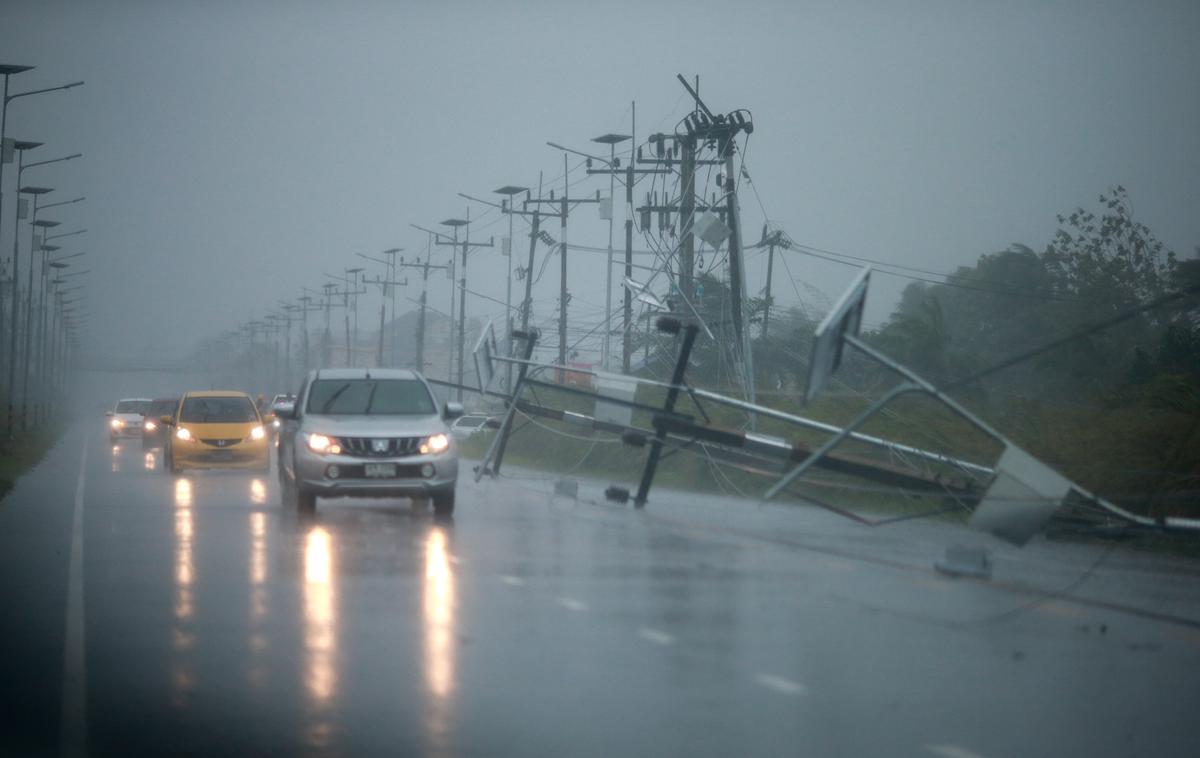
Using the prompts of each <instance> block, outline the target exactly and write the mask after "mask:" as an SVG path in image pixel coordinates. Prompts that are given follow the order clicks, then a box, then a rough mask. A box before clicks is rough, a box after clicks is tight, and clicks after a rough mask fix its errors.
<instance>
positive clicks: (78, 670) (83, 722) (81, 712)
mask: <svg viewBox="0 0 1200 758" xmlns="http://www.w3.org/2000/svg"><path fill="white" fill-rule="evenodd" d="M86 470H87V442H86V440H85V442H84V443H83V455H81V456H80V458H79V482H78V483H77V484H76V485H75V515H74V517H73V518H72V520H71V564H70V568H69V569H68V570H67V621H66V627H67V628H66V634H65V635H64V641H63V681H62V716H61V721H60V722H59V730H60V731H59V750H60V754H61V755H70V756H75V755H84V754H85V752H86V748H87V698H86V695H87V669H86V667H85V661H84V657H83V656H84V626H83V624H84V618H83V480H84V472H85V471H86Z"/></svg>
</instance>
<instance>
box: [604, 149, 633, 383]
mask: <svg viewBox="0 0 1200 758" xmlns="http://www.w3.org/2000/svg"><path fill="white" fill-rule="evenodd" d="M632 157H633V156H632V154H631V155H630V159H631V163H632ZM616 160H617V143H615V142H610V143H609V145H608V167H609V169H612V167H613V163H615V162H616ZM616 182H617V175H616V174H614V173H613V172H612V171H611V170H610V171H609V173H608V265H607V266H605V268H604V346H603V349H602V350H603V354H602V356H601V359H600V363H601V365H603V366H604V370H605V371H608V370H609V355H610V353H609V347H610V343H611V341H612V267H613V246H612V238H613V217H614V216H616V202H615V201H616V198H615V197H614V196H613V194H614V193H615V192H616V189H617V184H616Z"/></svg>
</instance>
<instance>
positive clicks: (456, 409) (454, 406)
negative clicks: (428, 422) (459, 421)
mask: <svg viewBox="0 0 1200 758" xmlns="http://www.w3.org/2000/svg"><path fill="white" fill-rule="evenodd" d="M461 415H463V405H462V403H446V408H445V409H444V410H443V411H442V418H444V419H446V420H447V421H453V420H454V419H456V418H458V417H459V416H461Z"/></svg>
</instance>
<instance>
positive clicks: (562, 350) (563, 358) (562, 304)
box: [558, 153, 570, 382]
mask: <svg viewBox="0 0 1200 758" xmlns="http://www.w3.org/2000/svg"><path fill="white" fill-rule="evenodd" d="M569 186H570V179H569V177H568V176H567V154H566V153H563V196H562V210H561V212H560V213H559V217H558V219H559V229H560V231H561V232H562V242H561V244H562V248H561V254H562V267H561V272H562V276H561V278H560V282H559V289H558V296H559V300H558V365H560V366H565V365H567V195H568V194H569V191H568V187H569ZM565 380H566V376H565V375H564V374H563V373H562V372H559V375H558V381H560V382H562V381H565Z"/></svg>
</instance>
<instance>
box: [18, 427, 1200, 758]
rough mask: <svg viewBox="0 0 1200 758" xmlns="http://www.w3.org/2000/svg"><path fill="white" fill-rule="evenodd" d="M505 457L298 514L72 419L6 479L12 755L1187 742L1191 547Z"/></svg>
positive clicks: (1050, 747)
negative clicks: (994, 527)
mask: <svg viewBox="0 0 1200 758" xmlns="http://www.w3.org/2000/svg"><path fill="white" fill-rule="evenodd" d="M464 468H468V469H469V466H468V467H464ZM507 473H508V474H509V475H510V476H509V477H507V478H503V479H501V480H499V481H491V482H486V481H485V482H483V483H481V484H479V485H476V484H474V483H473V482H472V481H471V479H470V477H469V475H468V474H467V473H466V472H464V474H463V475H462V478H461V479H460V483H459V499H458V511H457V513H456V515H455V518H454V519H453V522H452V523H440V522H438V521H436V520H435V519H434V518H433V517H432V516H431V515H430V514H429V513H428V512H426V511H421V510H417V511H414V509H413V508H412V507H411V505H410V504H409V503H408V502H407V501H405V500H397V501H352V500H342V501H327V500H322V501H320V503H319V505H318V510H317V513H316V514H315V515H314V516H309V517H303V516H300V515H298V514H297V513H295V512H292V511H289V510H288V509H287V508H285V507H284V506H282V505H281V504H280V499H279V491H278V485H277V483H276V481H275V475H274V473H273V472H272V474H270V475H268V476H256V475H251V474H243V473H219V472H213V473H198V474H194V475H187V476H181V477H172V476H170V475H169V474H167V473H166V472H164V471H163V470H162V468H161V454H160V453H158V452H156V451H146V450H143V449H142V447H141V445H140V443H132V444H130V443H126V444H122V445H119V446H115V447H114V446H112V445H110V444H109V442H108V439H107V437H106V435H105V433H104V428H103V419H102V418H96V419H92V420H89V421H87V422H80V423H79V424H78V425H77V426H75V427H74V428H72V429H71V430H70V431H69V432H68V433H67V434H66V435H65V436H64V438H63V439H62V441H61V443H60V444H58V445H57V447H56V448H55V449H54V450H53V451H52V452H51V453H50V455H49V456H48V458H47V459H46V460H45V461H44V462H43V463H42V464H41V465H40V466H39V467H38V468H37V469H35V470H34V471H33V472H31V473H30V474H29V475H27V476H26V477H25V478H23V479H22V480H21V481H20V482H19V483H18V486H17V487H16V489H15V490H14V491H13V492H11V493H10V494H9V495H8V497H6V498H5V499H4V500H3V501H2V502H0V602H2V603H3V605H2V606H0V608H2V612H0V644H3V652H2V654H0V688H2V693H3V694H2V702H0V727H2V734H0V752H3V753H5V754H21V755H26V754H32V755H39V754H81V753H83V752H88V753H90V754H93V755H130V754H144V753H152V754H160V755H211V754H218V753H227V754H230V755H286V754H331V755H374V754H386V755H396V756H404V755H433V756H439V755H444V756H458V755H464V756H523V757H528V756H566V755H588V756H618V755H638V756H643V755H644V756H685V755H686V756H698V755H714V756H743V755H746V756H750V755H753V756H760V755H761V756H785V755H788V756H792V755H794V756H838V755H846V756H858V755H878V756H949V757H952V758H953V757H959V758H966V757H969V756H984V757H986V758H995V757H997V756H1063V755H1089V756H1105V755H1112V756H1132V755H1152V756H1167V755H1196V754H1197V750H1198V748H1197V746H1198V745H1200V738H1198V737H1197V733H1196V730H1195V727H1194V721H1195V717H1196V713H1197V707H1198V706H1200V581H1198V580H1200V565H1198V564H1197V563H1196V562H1189V561H1186V560H1184V559H1181V558H1178V557H1169V556H1163V555H1146V554H1139V553H1134V552H1131V551H1129V550H1127V549H1124V548H1120V549H1117V550H1108V549H1107V548H1106V547H1105V546H1102V545H1087V544H1064V543H1058V542H1047V541H1044V540H1038V541H1035V542H1034V543H1033V544H1031V545H1030V546H1028V547H1027V548H1025V549H1023V550H1017V549H1015V548H1006V547H1003V546H1000V545H997V544H995V543H991V542H988V541H987V540H986V539H985V538H983V537H982V536H978V535H972V534H971V533H969V532H967V531H966V530H964V529H961V528H957V527H953V526H949V525H945V524H935V523H928V522H913V523H905V524H899V525H896V526H893V527H888V528H879V529H871V528H868V527H864V526H860V525H857V524H853V523H850V522H847V521H844V520H842V519H839V518H838V517H837V516H834V515H832V514H829V513H826V512H823V511H819V510H815V509H808V508H799V507H795V506H777V505H775V506H767V507H760V506H759V505H758V504H757V503H754V502H748V501H745V500H739V499H735V498H727V497H720V496H716V495H714V496H698V495H694V494H686V493H679V492H669V491H667V490H663V489H658V490H655V491H654V492H653V493H652V496H651V502H650V504H649V506H648V508H647V509H646V510H645V511H644V512H637V511H633V510H632V509H629V508H623V507H617V506H612V505H608V504H605V503H603V502H602V498H601V496H600V494H599V493H600V492H601V489H602V487H603V486H604V485H605V484H606V482H589V481H583V482H582V483H581V488H580V492H579V497H578V499H574V498H569V497H562V496H559V497H553V496H552V495H551V494H550V493H551V491H552V480H551V479H550V478H549V477H548V476H547V475H545V474H538V473H535V472H529V471H519V470H516V469H513V470H511V471H509V472H507ZM630 479H631V481H632V480H633V474H632V473H631V476H630ZM956 543H973V544H986V545H989V546H991V547H992V548H994V553H993V556H994V560H995V576H994V578H993V579H992V581H990V582H985V581H975V580H963V579H958V580H955V579H950V578H946V577H943V576H941V575H939V574H938V573H937V572H936V571H934V570H933V563H934V561H935V560H937V559H938V558H939V557H940V556H941V555H942V552H943V551H944V549H945V547H946V546H947V545H950V544H956Z"/></svg>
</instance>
